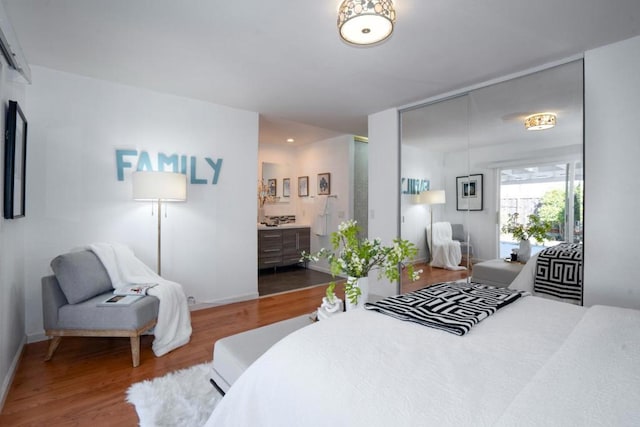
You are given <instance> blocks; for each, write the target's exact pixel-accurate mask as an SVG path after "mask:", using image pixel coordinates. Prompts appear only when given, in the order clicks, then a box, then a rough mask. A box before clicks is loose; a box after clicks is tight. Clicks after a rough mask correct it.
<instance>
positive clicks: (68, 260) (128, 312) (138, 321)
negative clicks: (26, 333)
mask: <svg viewBox="0 0 640 427" xmlns="http://www.w3.org/2000/svg"><path fill="white" fill-rule="evenodd" d="M51 268H52V269H53V271H54V273H55V275H53V276H46V277H43V278H42V311H43V316H44V329H45V334H46V335H47V336H48V337H51V342H50V343H49V349H48V351H47V356H46V358H45V360H47V361H48V360H51V358H52V357H53V353H54V352H55V351H56V349H57V348H58V345H59V344H60V341H61V340H62V337H64V336H81V337H129V339H130V341H131V356H132V359H133V366H134V367H137V366H138V365H139V364H140V335H141V334H143V333H144V332H146V331H148V330H149V329H151V328H152V327H153V326H154V325H155V324H156V321H157V318H158V306H159V301H158V299H157V298H155V297H152V296H145V297H144V298H141V299H139V300H137V301H135V302H133V303H132V304H130V305H124V306H114V307H104V306H100V305H99V304H101V303H103V302H104V301H105V300H107V299H108V298H110V297H112V296H113V287H112V286H111V280H110V279H109V276H108V274H107V271H106V270H105V268H104V266H103V265H102V263H101V262H100V260H99V259H98V257H97V256H96V255H95V254H94V253H93V252H91V251H89V250H84V251H78V252H71V253H68V254H64V255H60V256H58V257H56V258H55V259H54V260H53V261H52V262H51Z"/></svg>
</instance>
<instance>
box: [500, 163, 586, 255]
mask: <svg viewBox="0 0 640 427" xmlns="http://www.w3.org/2000/svg"><path fill="white" fill-rule="evenodd" d="M583 179H584V178H583V168H582V162H577V161H576V162H566V163H553V164H545V165H538V166H529V167H519V168H509V169H506V168H505V169H501V170H500V211H499V212H500V224H499V225H500V227H499V228H498V232H499V233H500V239H499V242H500V257H502V258H505V257H508V256H509V254H510V253H511V250H512V249H513V248H516V247H517V246H518V242H516V241H514V239H513V236H511V235H509V234H505V233H502V231H501V230H502V225H503V224H504V223H505V222H506V221H507V220H508V218H509V215H511V214H513V213H516V212H517V213H518V218H519V220H520V221H521V222H523V223H525V222H526V221H527V218H528V216H529V215H531V214H536V215H538V216H539V217H540V218H541V219H542V220H544V221H549V222H550V223H551V227H552V228H551V231H549V233H547V238H546V239H545V241H544V242H543V243H542V244H538V242H536V241H533V240H532V241H531V244H532V251H531V252H532V254H535V253H536V252H539V251H541V250H542V249H543V248H544V247H547V246H553V245H556V244H558V243H560V242H574V243H577V242H581V241H582V230H583V209H584V207H583V203H582V200H583V198H582V195H583V190H584V181H583Z"/></svg>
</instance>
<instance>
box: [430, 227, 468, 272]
mask: <svg viewBox="0 0 640 427" xmlns="http://www.w3.org/2000/svg"><path fill="white" fill-rule="evenodd" d="M433 229H434V231H435V232H434V234H433V236H432V235H431V227H430V226H429V225H427V227H426V230H425V237H426V239H425V240H426V250H427V259H431V260H432V262H431V265H432V266H433V267H439V268H446V269H449V270H462V269H464V267H460V264H461V263H462V260H463V259H465V260H466V259H467V255H468V256H469V257H471V256H472V253H473V247H472V246H471V245H470V244H469V242H468V238H467V235H466V233H465V232H464V227H463V225H462V224H450V223H448V222H436V223H434V224H433ZM432 237H433V249H432V248H431V242H432ZM464 264H466V262H465V263H464Z"/></svg>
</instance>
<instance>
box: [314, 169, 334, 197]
mask: <svg viewBox="0 0 640 427" xmlns="http://www.w3.org/2000/svg"><path fill="white" fill-rule="evenodd" d="M317 194H318V196H328V195H329V194H331V174H330V173H329V172H325V173H319V174H318V192H317Z"/></svg>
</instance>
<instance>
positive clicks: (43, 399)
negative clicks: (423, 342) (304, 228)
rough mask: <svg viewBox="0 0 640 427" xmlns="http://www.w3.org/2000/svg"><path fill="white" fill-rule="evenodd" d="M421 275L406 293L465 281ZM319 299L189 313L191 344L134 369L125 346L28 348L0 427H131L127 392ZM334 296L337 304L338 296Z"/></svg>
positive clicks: (94, 341) (312, 291) (75, 342)
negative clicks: (51, 352)
mask: <svg viewBox="0 0 640 427" xmlns="http://www.w3.org/2000/svg"><path fill="white" fill-rule="evenodd" d="M421 268H423V269H424V273H423V274H422V277H421V279H420V280H419V281H418V282H416V283H413V284H411V285H410V286H405V287H404V288H405V289H404V291H405V292H406V291H408V290H409V289H408V288H409V287H410V288H411V290H412V289H414V288H418V287H423V286H426V285H429V284H433V283H438V282H441V281H448V280H457V279H458V278H459V276H460V275H461V274H462V273H465V274H466V272H462V273H461V272H450V271H446V270H440V269H435V268H434V269H431V268H430V267H428V266H423V267H421ZM339 288H341V287H339ZM324 292H325V286H316V287H312V288H307V289H303V290H298V291H292V292H287V293H282V294H277V295H273V296H266V297H261V298H259V299H256V300H252V301H245V302H239V303H234V304H228V305H224V306H219V307H213V308H208V309H203V310H199V311H194V312H192V313H191V323H192V327H193V335H192V337H191V342H190V343H189V344H187V345H186V346H184V347H181V348H179V349H177V350H174V351H172V352H171V353H169V354H167V355H165V356H163V357H159V358H156V357H155V356H154V355H153V352H152V351H151V342H152V341H153V337H151V336H143V337H142V339H141V349H140V361H141V363H140V366H139V367H137V368H133V367H132V365H131V352H130V346H129V339H128V338H64V339H63V340H62V342H61V344H60V347H59V348H58V350H57V351H56V353H55V355H54V357H53V359H52V360H51V361H50V362H44V361H43V360H44V357H45V354H46V350H47V342H39V343H33V344H28V345H27V346H26V347H25V349H24V352H23V354H22V357H21V360H20V364H19V366H18V370H17V372H16V375H15V378H14V380H13V384H12V385H11V389H10V391H9V394H8V396H7V400H6V402H5V405H4V408H3V409H2V413H0V426H43V425H47V426H87V425H90V426H92V427H97V426H114V425H117V426H135V425H137V423H138V417H137V415H136V412H135V409H134V408H133V406H132V405H130V404H128V403H126V402H125V393H126V391H127V389H128V388H129V386H130V385H131V384H133V383H135V382H138V381H142V380H145V379H150V378H154V377H158V376H162V375H164V374H166V373H168V372H171V371H174V370H177V369H182V368H186V367H189V366H191V365H195V364H197V363H202V362H208V361H211V358H212V351H213V344H214V343H215V341H216V340H218V339H220V338H223V337H225V336H229V335H233V334H236V333H238V332H242V331H245V330H248V329H253V328H256V327H259V326H263V325H267V324H270V323H274V322H277V321H280V320H284V319H287V318H290V317H294V316H300V315H303V314H305V313H311V312H312V311H314V310H315V309H316V308H317V307H318V306H319V304H320V301H321V299H322V297H323V295H324ZM337 293H338V295H339V296H340V297H341V298H344V294H343V293H342V290H341V289H338V291H337Z"/></svg>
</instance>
